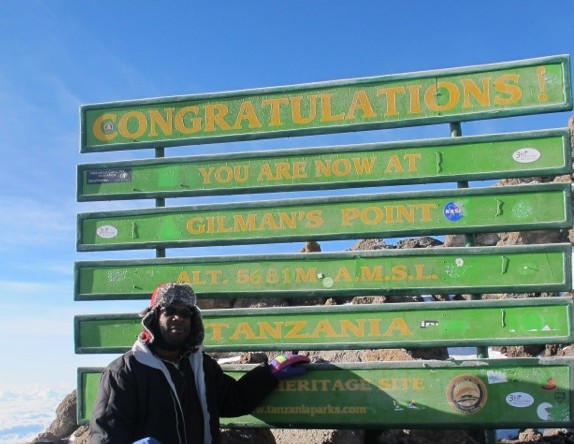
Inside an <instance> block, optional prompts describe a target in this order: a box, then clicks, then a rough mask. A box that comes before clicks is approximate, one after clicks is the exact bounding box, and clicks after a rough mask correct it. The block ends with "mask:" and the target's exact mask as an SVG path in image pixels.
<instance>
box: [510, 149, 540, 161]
mask: <svg viewBox="0 0 574 444" xmlns="http://www.w3.org/2000/svg"><path fill="white" fill-rule="evenodd" d="M512 158H513V159H514V160H515V161H516V162H519V163H532V162H536V161H537V160H538V159H540V151H538V150H537V149H536V148H521V149H519V150H516V151H515V152H514V153H512Z"/></svg>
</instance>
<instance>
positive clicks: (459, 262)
mask: <svg viewBox="0 0 574 444" xmlns="http://www.w3.org/2000/svg"><path fill="white" fill-rule="evenodd" d="M454 263H455V264H456V266H457V267H462V266H463V265H464V259H463V258H461V257H457V258H456V259H455V260H454Z"/></svg>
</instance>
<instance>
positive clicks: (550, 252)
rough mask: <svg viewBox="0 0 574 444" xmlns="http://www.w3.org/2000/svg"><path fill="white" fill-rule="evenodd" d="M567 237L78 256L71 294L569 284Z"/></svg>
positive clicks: (423, 290)
mask: <svg viewBox="0 0 574 444" xmlns="http://www.w3.org/2000/svg"><path fill="white" fill-rule="evenodd" d="M571 261H572V246H571V245H570V244H551V245H530V246H516V247H474V248H435V249H412V250H382V251H381V250H379V251H352V252H341V253H313V254H291V255H252V256H219V257H213V256H204V257H187V258H164V259H149V260H139V261H137V260H135V261H134V260H131V261H130V260H127V261H126V260H111V261H86V262H76V269H75V297H76V300H104V299H147V298H149V295H150V294H151V292H152V291H153V289H154V288H155V287H156V286H157V285H159V284H161V283H163V282H175V281H178V282H187V283H190V284H191V285H192V286H193V287H194V288H195V290H196V292H197V295H198V297H199V298H208V297H213V296H222V297H243V296H244V297H254V296H258V295H262V296H265V297H270V296H277V295H285V296H304V297H307V296H310V295H324V296H333V295H359V294H363V295H373V294H394V295H401V294H402V295H408V294H437V293H476V292H489V293H502V292H521V291H568V290H570V289H571V288H572V287H571V285H572V282H571V281H572V263H571Z"/></svg>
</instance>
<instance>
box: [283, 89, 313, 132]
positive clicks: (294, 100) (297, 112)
mask: <svg viewBox="0 0 574 444" xmlns="http://www.w3.org/2000/svg"><path fill="white" fill-rule="evenodd" d="M289 100H290V101H291V117H292V118H293V123H299V124H301V125H304V124H307V123H311V122H312V121H313V120H314V119H315V117H317V96H316V95H315V94H312V95H310V96H309V106H308V108H309V112H308V114H309V115H308V116H307V117H303V116H302V112H301V101H302V100H303V97H302V96H296V97H290V99H289Z"/></svg>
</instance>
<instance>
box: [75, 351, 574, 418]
mask: <svg viewBox="0 0 574 444" xmlns="http://www.w3.org/2000/svg"><path fill="white" fill-rule="evenodd" d="M249 368H251V367H250V366H235V367H226V373H228V374H229V375H231V376H232V377H234V378H238V377H240V376H241V375H242V374H244V372H245V371H247V370H248V369H249ZM98 376H99V375H98V369H79V371H78V406H79V410H78V416H79V418H78V420H79V422H80V423H84V422H86V421H87V420H88V419H89V417H90V412H91V409H92V406H93V403H94V401H95V394H96V392H97V385H98ZM572 377H573V373H572V361H571V360H563V359H540V360H538V359H513V360H508V359H504V360H478V361H476V362H469V361H466V362H460V361H458V362H457V361H455V362H444V361H425V362H422V363H421V362H401V363H362V364H361V363H352V364H339V365H329V364H312V365H307V372H306V373H305V375H303V376H301V377H297V378H292V379H286V380H283V381H281V382H280V384H279V387H278V388H277V390H276V391H275V392H273V393H272V394H271V395H270V396H269V397H267V398H266V399H265V401H263V403H262V404H261V405H260V406H259V407H257V408H256V409H255V410H254V411H253V412H252V414H251V415H248V416H242V417H238V418H222V426H223V427H253V426H254V427H272V428H273V427H278V428H283V427H309V428H315V427H328V428H338V429H341V428H355V427H365V428H369V427H375V428H381V427H383V428H396V427H403V428H404V427H409V428H410V427H413V428H416V427H427V428H428V427H432V428H436V427H449V428H456V427H480V428H504V427H570V426H571V425H572V420H573V413H572V410H573V409H572Z"/></svg>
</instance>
